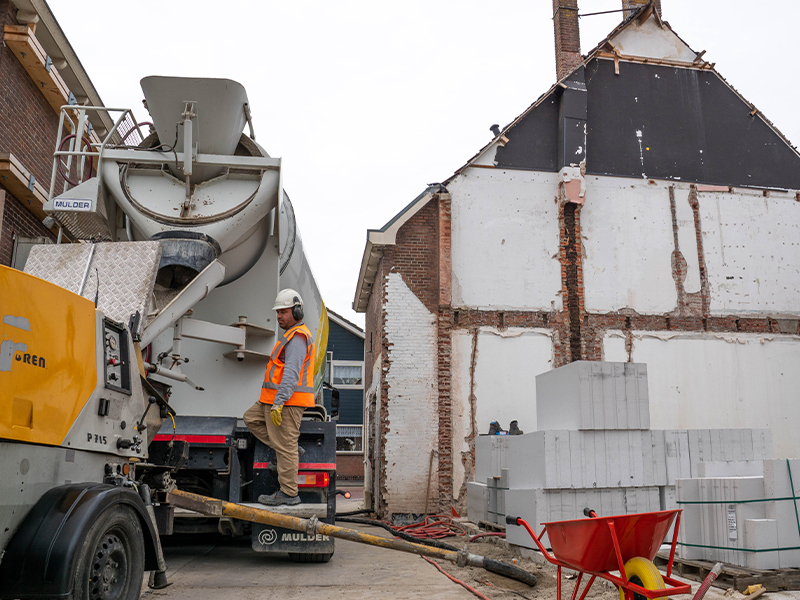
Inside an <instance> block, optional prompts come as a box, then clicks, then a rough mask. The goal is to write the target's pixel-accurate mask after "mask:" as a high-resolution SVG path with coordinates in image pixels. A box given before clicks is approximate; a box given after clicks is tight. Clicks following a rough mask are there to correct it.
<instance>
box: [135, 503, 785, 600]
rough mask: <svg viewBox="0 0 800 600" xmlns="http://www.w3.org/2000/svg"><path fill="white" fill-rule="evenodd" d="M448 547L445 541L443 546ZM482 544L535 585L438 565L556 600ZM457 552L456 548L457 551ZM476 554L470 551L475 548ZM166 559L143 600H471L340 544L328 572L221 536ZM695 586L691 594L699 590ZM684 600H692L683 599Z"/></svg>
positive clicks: (421, 568)
mask: <svg viewBox="0 0 800 600" xmlns="http://www.w3.org/2000/svg"><path fill="white" fill-rule="evenodd" d="M350 491H351V493H352V497H351V498H350V499H348V500H345V499H342V498H340V499H339V501H338V503H337V504H338V512H340V513H341V512H345V511H353V510H358V509H360V508H362V499H363V490H362V489H361V488H350ZM339 524H340V525H342V526H345V527H352V528H355V529H358V530H360V531H364V532H368V533H371V534H374V535H381V536H384V537H388V533H387V532H385V531H384V530H383V529H380V528H376V527H370V526H364V525H359V524H353V523H339ZM448 541H449V540H448ZM483 542H487V543H485V544H478V543H476V544H474V545H473V544H470V546H471V547H470V552H473V553H476V554H481V555H486V556H488V557H491V558H496V559H498V560H503V561H506V562H509V561H510V560H511V557H512V556H518V557H519V560H520V563H519V566H521V567H523V568H525V569H526V570H528V571H529V572H533V573H535V574H536V576H537V577H538V578H539V584H538V585H537V586H536V587H535V588H528V587H527V586H525V585H524V584H520V583H519V582H515V581H513V580H509V579H506V578H503V577H500V576H497V575H493V574H490V573H487V572H486V571H484V570H482V569H474V568H471V567H466V568H463V569H461V568H458V567H456V566H455V565H453V564H451V563H447V562H443V561H439V563H440V564H441V565H442V567H443V568H444V569H445V570H446V571H448V572H449V573H451V574H452V575H453V576H455V577H457V578H459V579H461V580H463V581H466V582H467V583H469V584H471V585H473V586H474V587H476V588H477V589H479V591H480V592H482V593H484V594H486V595H487V596H488V597H489V598H491V599H492V600H506V599H508V600H511V599H512V598H519V597H522V598H526V599H528V600H557V599H556V590H555V568H554V567H552V565H548V564H546V563H544V561H543V559H542V558H541V557H538V558H537V559H535V560H531V558H534V557H532V556H530V554H531V553H527V554H526V556H527V557H528V558H525V557H522V556H519V553H518V552H514V550H513V549H511V551H510V553H509V547H508V546H507V544H505V542H504V541H501V540H498V539H496V538H495V539H484V540H483ZM456 545H457V546H458V545H460V544H459V543H456ZM473 546H474V547H473ZM164 554H165V557H166V560H167V565H168V567H169V568H168V571H167V577H168V579H169V581H170V582H172V585H171V586H170V587H168V588H166V589H164V590H160V591H154V590H150V589H148V588H147V586H146V585H143V587H142V596H141V598H142V600H219V599H220V598H224V599H225V600H256V599H258V600H269V599H272V598H275V599H286V600H292V599H295V598H297V599H300V598H302V600H316V599H320V600H322V599H324V600H335V599H337V598H348V599H356V598H357V599H362V598H363V599H369V598H375V599H377V598H381V599H383V598H391V600H406V599H416V598H437V600H438V599H441V600H465V599H467V598H475V596H473V595H472V594H471V593H470V592H469V591H467V590H466V589H464V588H463V587H461V586H459V585H457V584H455V583H453V582H451V581H450V580H449V579H447V578H446V577H445V576H444V575H443V574H441V573H440V572H439V571H438V570H437V569H436V568H435V567H434V566H432V565H430V564H428V563H427V562H425V561H424V560H423V559H422V558H420V557H418V556H415V555H412V554H406V553H403V552H396V551H392V550H386V549H384V548H377V547H374V546H368V545H364V544H356V543H353V542H346V541H342V540H337V541H336V553H335V554H334V556H333V558H332V559H331V561H330V562H329V563H327V564H297V563H293V562H291V561H290V560H289V558H288V556H287V555H269V554H261V553H256V552H253V551H252V550H251V548H250V540H249V538H245V539H238V540H232V539H230V538H225V537H222V536H205V537H197V536H194V537H191V536H185V537H182V538H179V537H172V538H166V540H165V545H164ZM687 583H691V584H692V593H694V592H695V591H696V589H697V585H698V584H697V583H696V582H688V581H687ZM573 585H574V580H572V579H565V580H564V591H563V594H564V598H569V594H570V592H571V591H572V586H573ZM589 597H590V598H591V600H617V599H618V598H619V594H618V592H617V590H616V589H615V588H614V587H613V586H611V585H602V584H600V585H596V586H595V588H593V589H592V591H591V592H590V594H589ZM682 598H685V599H687V600H688V599H689V598H691V596H682ZM705 600H746V596H742V595H741V594H739V593H738V592H728V593H727V594H726V593H725V591H724V590H721V589H718V588H713V587H712V588H711V589H710V590H709V592H708V594H707V595H706V597H705ZM763 600H800V592H782V593H768V594H766V595H765V596H764V597H763Z"/></svg>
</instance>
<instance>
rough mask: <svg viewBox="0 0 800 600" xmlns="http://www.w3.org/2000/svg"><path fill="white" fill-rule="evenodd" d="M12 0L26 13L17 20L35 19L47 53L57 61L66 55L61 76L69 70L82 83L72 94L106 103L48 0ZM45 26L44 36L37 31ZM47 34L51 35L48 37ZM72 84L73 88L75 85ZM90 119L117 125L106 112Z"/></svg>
mask: <svg viewBox="0 0 800 600" xmlns="http://www.w3.org/2000/svg"><path fill="white" fill-rule="evenodd" d="M13 3H14V6H16V7H17V9H18V11H19V12H18V14H19V13H23V16H24V17H26V18H23V19H22V20H20V19H19V18H18V19H17V20H18V21H20V22H21V23H22V22H23V21H27V23H36V26H37V32H36V34H34V35H36V38H37V39H38V40H39V43H41V44H42V47H43V48H44V50H45V51H46V52H47V54H48V55H50V56H52V57H53V61H54V62H56V61H57V60H58V59H59V58H60V57H63V60H64V61H65V62H66V66H62V68H60V69H59V68H58V66H56V68H57V69H58V71H59V72H60V73H61V74H62V77H63V76H64V74H65V73H69V74H70V75H71V76H72V77H69V78H70V79H74V80H75V81H76V82H77V84H78V86H80V89H70V91H71V92H72V93H73V95H74V96H76V98H80V97H81V96H84V97H85V98H86V100H88V102H89V104H90V105H91V106H104V104H103V101H102V100H101V98H100V94H99V93H98V92H97V89H96V88H95V87H94V84H93V83H92V80H91V79H90V78H89V74H88V73H87V72H86V69H84V68H83V64H82V63H81V61H80V59H79V58H78V55H77V54H76V52H75V50H74V49H73V48H72V45H71V44H70V43H69V40H68V39H67V36H66V35H65V34H64V31H63V30H62V29H61V26H60V25H59V24H58V20H57V19H56V17H55V15H54V14H53V11H52V10H51V9H50V6H48V4H47V2H46V1H45V0H13ZM27 23H26V24H27ZM42 27H43V28H44V29H45V30H46V32H47V34H48V35H47V36H44V37H45V39H42V37H43V36H41V35H38V34H40V33H41V31H40V28H42ZM48 37H49V38H52V39H46V38H48ZM70 87H71V88H72V87H74V86H70ZM78 103H79V104H83V102H80V101H79V102H78ZM91 120H92V121H95V122H93V123H92V125H93V127H94V128H95V129H102V128H103V127H104V128H105V129H106V130H107V131H110V130H111V128H112V127H113V126H114V122H113V121H112V120H111V118H110V117H109V116H108V115H107V114H106V113H104V112H100V111H98V112H95V113H94V114H92V115H91Z"/></svg>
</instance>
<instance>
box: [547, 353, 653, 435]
mask: <svg viewBox="0 0 800 600" xmlns="http://www.w3.org/2000/svg"><path fill="white" fill-rule="evenodd" d="M536 419H537V425H538V428H539V430H548V429H553V430H559V429H569V430H605V429H649V428H650V401H649V396H648V392H647V365H644V364H637V363H612V362H597V361H576V362H573V363H570V364H568V365H565V366H563V367H559V368H558V369H553V370H552V371H548V372H546V373H542V374H541V375H537V377H536Z"/></svg>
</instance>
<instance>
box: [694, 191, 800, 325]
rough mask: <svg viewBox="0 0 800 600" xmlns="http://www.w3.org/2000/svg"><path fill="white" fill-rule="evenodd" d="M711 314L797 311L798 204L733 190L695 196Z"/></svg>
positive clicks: (789, 197) (799, 261)
mask: <svg viewBox="0 0 800 600" xmlns="http://www.w3.org/2000/svg"><path fill="white" fill-rule="evenodd" d="M698 200H699V204H700V220H701V222H702V224H703V246H704V249H705V257H706V266H707V267H708V272H709V286H710V288H711V312H712V313H718V314H719V313H722V314H731V313H735V314H741V315H744V314H747V313H752V312H758V311H764V312H767V313H769V314H773V315H774V314H794V315H797V314H800V202H798V201H797V200H795V198H794V195H790V194H785V193H780V192H771V193H770V195H769V196H768V197H765V196H764V195H763V193H762V192H760V191H750V190H737V192H736V193H733V194H732V193H721V192H701V193H699V194H698Z"/></svg>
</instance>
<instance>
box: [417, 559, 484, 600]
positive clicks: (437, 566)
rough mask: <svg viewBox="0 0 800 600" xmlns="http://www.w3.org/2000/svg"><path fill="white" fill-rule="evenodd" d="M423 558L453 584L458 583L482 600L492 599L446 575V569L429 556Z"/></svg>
mask: <svg viewBox="0 0 800 600" xmlns="http://www.w3.org/2000/svg"><path fill="white" fill-rule="evenodd" d="M421 558H422V560H425V561H428V562H429V563H431V564H432V565H433V566H434V567H436V568H437V569H439V572H440V573H442V574H443V575H444V576H445V577H447V578H448V579H449V580H450V581H452V582H454V583H457V584H458V585H460V586H461V587H463V588H465V589H467V590H469V591H470V592H472V593H473V594H475V595H476V596H477V597H478V598H481V600H490V598H489V597H488V596H484V595H483V594H481V593H480V592H479V591H478V590H476V589H475V588H474V587H470V586H468V585H467V584H466V583H464V582H463V581H461V580H460V579H456V578H455V577H453V576H452V575H450V573H446V572H445V570H444V569H442V567H440V566H439V565H437V564H436V563H435V562H433V561H432V560H431V559H430V558H428V557H427V556H423V557H421Z"/></svg>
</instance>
